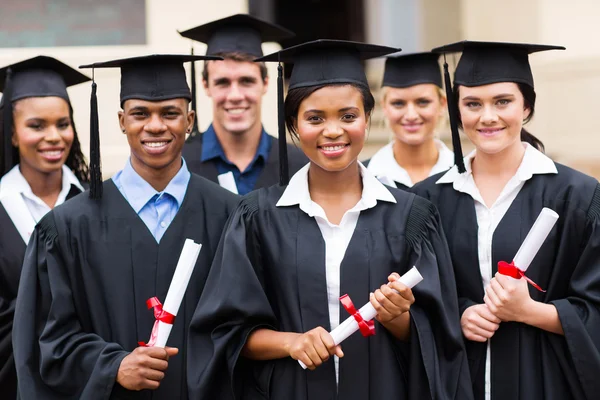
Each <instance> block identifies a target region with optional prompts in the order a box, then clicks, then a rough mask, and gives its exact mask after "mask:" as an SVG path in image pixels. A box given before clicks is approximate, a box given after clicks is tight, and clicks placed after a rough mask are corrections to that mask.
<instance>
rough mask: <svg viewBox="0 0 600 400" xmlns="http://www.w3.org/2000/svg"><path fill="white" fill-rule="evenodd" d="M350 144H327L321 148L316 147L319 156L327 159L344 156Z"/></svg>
mask: <svg viewBox="0 0 600 400" xmlns="http://www.w3.org/2000/svg"><path fill="white" fill-rule="evenodd" d="M349 147H350V143H327V144H324V145H321V146H317V148H318V149H319V151H320V152H321V154H323V155H324V156H325V157H328V158H336V157H339V156H341V155H342V154H344V153H345V152H346V151H347V150H348V148H349Z"/></svg>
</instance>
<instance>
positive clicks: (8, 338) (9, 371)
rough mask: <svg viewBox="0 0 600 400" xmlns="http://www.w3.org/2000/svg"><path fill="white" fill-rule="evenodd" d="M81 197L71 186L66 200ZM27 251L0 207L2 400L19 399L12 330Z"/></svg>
mask: <svg viewBox="0 0 600 400" xmlns="http://www.w3.org/2000/svg"><path fill="white" fill-rule="evenodd" d="M79 193H81V191H80V190H79V189H78V188H77V187H76V186H74V185H72V186H71V191H70V192H69V194H68V195H67V200H68V199H70V198H72V197H74V196H76V195H78V194H79ZM26 247H27V243H25V242H24V241H23V238H22V237H21V235H20V234H19V231H18V230H17V228H16V226H15V224H14V223H13V221H12V220H11V218H10V216H9V215H8V213H7V212H6V210H5V208H4V207H3V206H2V203H0V393H2V398H3V399H15V398H16V397H17V374H16V371H15V362H14V357H13V350H12V328H13V318H14V314H15V304H16V301H17V289H18V287H19V277H20V276H21V266H22V265H23V258H24V257H25V249H26Z"/></svg>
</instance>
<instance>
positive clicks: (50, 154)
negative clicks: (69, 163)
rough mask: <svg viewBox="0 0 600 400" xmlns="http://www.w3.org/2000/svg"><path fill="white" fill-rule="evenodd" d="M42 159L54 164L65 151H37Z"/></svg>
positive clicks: (61, 149) (58, 149) (59, 149)
mask: <svg viewBox="0 0 600 400" xmlns="http://www.w3.org/2000/svg"><path fill="white" fill-rule="evenodd" d="M38 152H39V153H40V155H41V156H42V158H44V159H45V160H46V161H50V162H56V161H60V160H62V158H63V156H64V154H65V149H64V148H52V149H40V150H38Z"/></svg>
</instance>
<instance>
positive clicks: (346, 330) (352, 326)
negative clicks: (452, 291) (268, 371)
mask: <svg viewBox="0 0 600 400" xmlns="http://www.w3.org/2000/svg"><path fill="white" fill-rule="evenodd" d="M398 280H399V281H400V282H402V283H403V284H405V285H406V286H408V287H409V288H411V289H412V288H413V287H415V286H416V285H417V283H419V282H421V281H422V280H423V277H422V276H421V274H420V273H419V271H418V270H417V268H415V267H412V268H411V269H410V270H408V272H406V273H405V274H404V275H402V276H401V277H400V279H398ZM388 285H389V283H388ZM358 312H359V313H360V315H361V316H362V318H363V319H364V320H365V321H370V320H372V319H373V318H375V316H376V315H377V311H376V310H375V308H374V307H373V305H372V304H371V302H368V303H367V304H365V305H364V306H362V308H361V309H360V310H359V311H358ZM357 330H358V322H356V320H355V319H354V317H353V316H349V317H348V318H346V320H345V321H344V322H342V323H341V324H339V325H338V327H337V328H335V329H334V330H332V331H331V333H330V334H331V337H332V338H333V342H334V343H335V345H336V346H337V345H338V344H340V343H342V342H343V341H344V340H346V339H347V338H348V337H350V335H352V334H353V333H354V332H356V331H357ZM298 363H299V364H300V365H301V366H302V368H304V369H306V365H304V363H303V362H302V361H300V360H298Z"/></svg>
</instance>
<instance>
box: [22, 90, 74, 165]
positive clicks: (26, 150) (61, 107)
mask: <svg viewBox="0 0 600 400" xmlns="http://www.w3.org/2000/svg"><path fill="white" fill-rule="evenodd" d="M70 114H71V113H70V112H69V104H68V103H67V102H66V101H65V100H64V99H61V98H60V97H30V98H27V99H23V100H18V101H17V102H15V103H14V105H13V121H14V122H13V124H14V134H13V137H12V143H13V146H15V147H18V149H19V157H20V163H21V168H23V167H25V168H27V167H29V168H32V169H33V170H36V171H38V172H41V173H44V174H49V173H52V172H55V171H59V170H60V169H61V168H62V166H63V164H64V163H65V162H66V161H67V157H68V156H69V151H70V150H71V146H72V144H73V139H74V136H75V134H74V132H73V125H72V122H71V115H70Z"/></svg>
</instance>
